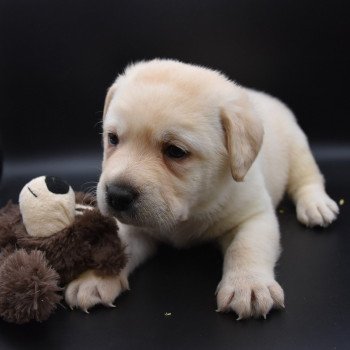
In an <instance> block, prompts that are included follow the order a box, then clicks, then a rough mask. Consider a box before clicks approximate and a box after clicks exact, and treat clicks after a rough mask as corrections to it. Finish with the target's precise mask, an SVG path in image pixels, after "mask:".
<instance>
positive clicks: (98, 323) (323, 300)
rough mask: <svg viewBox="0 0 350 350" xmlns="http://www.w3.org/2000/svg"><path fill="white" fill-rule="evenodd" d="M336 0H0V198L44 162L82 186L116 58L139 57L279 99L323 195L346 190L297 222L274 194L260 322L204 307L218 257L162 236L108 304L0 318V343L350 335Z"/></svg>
mask: <svg viewBox="0 0 350 350" xmlns="http://www.w3.org/2000/svg"><path fill="white" fill-rule="evenodd" d="M345 4H346V2H345V1H323V0H321V1H317V0H312V1H311V0H304V1H298V0H294V1H292V0H288V1H287V0H240V1H238V0H231V1H229V0H210V1H209V0H201V1H200V0H186V1H175V0H171V1H167V0H127V1H126V0H114V1H106V0H70V1H67V0H0V151H1V148H2V150H3V154H4V159H5V160H4V175H3V179H2V181H1V183H0V206H2V205H4V204H5V203H6V201H7V200H9V199H11V198H12V199H14V200H15V201H16V199H17V197H18V193H19V191H20V189H21V188H22V186H23V185H24V184H25V183H26V182H27V181H29V180H30V179H31V178H33V177H35V176H39V175H43V174H52V175H58V176H62V177H63V178H65V179H67V180H68V181H69V182H70V183H71V184H72V186H73V188H74V189H76V190H81V189H83V190H88V189H90V188H93V187H94V186H95V184H96V181H97V179H98V174H99V171H100V161H101V145H100V135H99V132H100V126H99V121H100V119H101V114H102V112H101V111H102V108H103V100H104V96H105V92H106V89H107V88H108V86H109V85H110V84H111V83H112V82H113V80H114V79H115V77H116V76H117V74H119V73H120V72H122V71H123V69H124V67H125V65H127V64H128V63H130V62H134V61H138V60H141V59H149V58H154V57H166V58H176V59H179V60H183V61H185V62H190V63H197V64H201V65H205V66H209V67H212V68H215V69H219V70H221V71H223V72H225V73H226V74H227V75H228V76H229V77H230V78H232V79H234V80H236V81H237V82H239V83H240V84H242V85H245V86H249V87H254V88H256V89H260V90H263V91H266V92H269V93H271V94H273V95H275V96H277V97H279V98H281V99H282V100H283V101H284V102H286V103H287V104H288V105H289V106H290V107H291V108H292V109H293V110H294V112H295V113H296V115H297V117H298V120H299V122H300V124H301V126H302V127H303V129H304V130H305V131H306V133H307V134H308V136H309V139H310V141H311V145H312V148H313V150H314V152H315V155H316V158H317V160H318V163H319V165H320V167H321V169H322V171H323V173H324V175H325V178H326V179H327V190H328V192H329V194H330V195H331V196H332V197H333V198H334V199H335V200H336V201H338V202H339V200H340V199H345V204H344V205H343V206H342V207H341V214H340V217H339V219H338V221H336V222H335V223H334V224H332V225H331V226H330V227H329V228H327V229H324V230H322V229H307V228H305V227H303V226H301V225H300V224H298V222H297V220H296V217H295V209H294V207H293V205H292V204H291V203H290V202H289V201H284V202H282V204H281V205H280V209H281V208H282V210H278V216H279V221H280V226H281V232H282V246H283V254H282V256H281V259H280V262H279V264H278V266H277V269H276V273H277V280H278V281H279V282H280V283H281V285H282V286H283V288H284V290H285V293H286V310H285V311H283V312H279V311H274V312H272V313H271V314H270V315H269V316H268V319H267V320H266V321H264V320H249V321H243V322H236V321H235V316H234V315H232V314H229V315H222V314H218V313H215V311H214V310H215V296H214V291H215V288H216V285H217V283H218V282H219V281H220V277H221V266H222V258H221V256H220V254H219V252H218V251H217V249H216V248H215V246H213V245H212V244H208V245H204V246H200V247H196V248H192V249H188V250H183V251H177V250H175V249H172V248H169V247H162V248H161V249H160V252H159V253H158V255H157V256H156V257H155V258H153V259H152V260H151V261H150V262H149V263H147V264H145V266H144V267H142V268H140V269H139V270H138V271H137V272H135V274H133V275H132V276H131V280H130V284H131V288H132V290H131V291H130V292H128V293H125V294H124V295H122V296H121V297H120V298H118V300H117V302H116V303H117V309H113V310H111V309H107V308H104V307H97V308H94V309H93V310H91V313H90V314H89V315H86V314H84V313H82V312H79V311H76V310H75V311H72V312H71V311H68V310H67V309H66V308H65V305H64V304H62V305H61V306H60V307H59V309H58V311H57V312H56V313H55V314H54V315H53V316H52V317H51V318H50V319H49V321H47V322H45V323H43V324H29V325H25V326H22V327H19V326H15V325H9V324H6V323H5V322H2V321H0V349H1V350H7V349H11V350H12V349H26V350H28V349H51V350H55V349H65V350H69V349H74V350H76V349H85V350H86V349H152V350H153V349H162V350H165V349H191V350H192V349H233V348H238V349H268V350H271V349H284V350H289V349H290V350H295V349H298V350H300V349H312V350H313V349H317V350H323V349H337V350H339V349H349V348H350V298H349V295H350V269H349V266H350V254H349V251H350V232H349V227H350V206H349V203H350V182H349V180H348V179H349V178H350V138H349V122H348V120H349V112H348V105H349V89H348V85H349V68H348V67H349V63H350V54H349V53H350V47H349V38H350V26H349V21H350V12H349V11H348V9H347V8H346V6H345ZM1 137H2V146H1ZM0 153H1V152H0ZM0 165H1V160H0ZM0 170H1V167H0ZM166 312H171V313H172V315H171V316H170V317H166V316H165V315H164V314H165V313H166Z"/></svg>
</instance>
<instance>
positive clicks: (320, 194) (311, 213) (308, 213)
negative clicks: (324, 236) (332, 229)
mask: <svg viewBox="0 0 350 350" xmlns="http://www.w3.org/2000/svg"><path fill="white" fill-rule="evenodd" d="M338 213H339V208H338V205H337V203H336V202H334V201H333V200H332V199H331V198H329V196H328V195H327V193H326V192H324V191H321V190H310V191H308V192H307V193H305V194H304V195H303V196H302V197H301V198H300V199H298V201H297V217H298V220H299V221H300V222H301V223H302V224H304V225H306V226H309V227H313V226H322V227H326V226H328V225H329V224H330V223H331V222H333V221H334V220H335V219H336V218H337V215H338Z"/></svg>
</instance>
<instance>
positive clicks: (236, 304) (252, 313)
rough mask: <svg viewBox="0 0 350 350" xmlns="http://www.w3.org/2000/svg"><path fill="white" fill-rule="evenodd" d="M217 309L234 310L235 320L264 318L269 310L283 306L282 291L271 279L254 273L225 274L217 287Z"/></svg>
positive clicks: (223, 310) (222, 310)
mask: <svg viewBox="0 0 350 350" xmlns="http://www.w3.org/2000/svg"><path fill="white" fill-rule="evenodd" d="M217 304H218V311H221V312H229V311H234V312H235V313H236V314H237V315H238V319H237V320H241V319H243V318H248V317H260V316H263V317H264V318H266V315H267V314H268V313H269V311H270V310H271V309H272V308H273V307H275V308H284V293H283V289H282V288H281V286H280V285H279V284H278V283H277V282H276V281H275V280H274V279H273V278H269V277H265V276H261V275H260V274H258V273H257V274H255V273H250V272H247V273H239V274H236V275H232V276H225V277H224V278H223V279H222V280H221V282H220V283H219V285H218V288H217Z"/></svg>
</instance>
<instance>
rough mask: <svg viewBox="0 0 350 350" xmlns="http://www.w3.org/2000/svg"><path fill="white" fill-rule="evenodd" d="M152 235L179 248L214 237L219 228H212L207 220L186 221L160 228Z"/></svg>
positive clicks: (218, 233)
mask: <svg viewBox="0 0 350 350" xmlns="http://www.w3.org/2000/svg"><path fill="white" fill-rule="evenodd" d="M152 235H153V236H155V237H156V238H157V239H159V240H161V241H163V242H165V243H168V244H171V245H173V246H175V247H179V248H180V247H186V246H190V245H192V244H196V243H197V242H203V241H207V240H211V239H214V238H216V237H217V236H219V235H220V230H218V229H215V228H213V227H212V226H211V225H210V223H209V222H205V221H202V222H198V221H196V222H194V221H188V222H184V223H181V224H179V225H177V226H176V227H175V228H173V229H172V230H160V231H158V232H153V233H152Z"/></svg>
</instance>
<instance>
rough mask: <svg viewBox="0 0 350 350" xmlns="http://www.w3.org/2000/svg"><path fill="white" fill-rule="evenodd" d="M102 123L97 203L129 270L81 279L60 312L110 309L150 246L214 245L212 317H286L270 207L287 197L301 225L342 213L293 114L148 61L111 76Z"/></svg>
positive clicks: (184, 69)
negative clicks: (279, 312)
mask: <svg viewBox="0 0 350 350" xmlns="http://www.w3.org/2000/svg"><path fill="white" fill-rule="evenodd" d="M103 118H104V120H103V140H104V141H103V142H104V158H103V165H102V174H101V177H100V180H99V183H98V187H97V200H98V205H99V208H100V210H101V211H102V212H103V213H105V214H112V215H114V216H115V217H116V218H117V219H118V221H119V224H120V235H121V236H122V239H123V241H124V242H125V244H126V245H127V249H128V254H129V256H130V261H129V263H128V265H127V267H126V268H125V269H124V270H123V273H122V274H121V276H119V277H114V278H101V277H99V276H97V275H96V274H95V273H94V272H93V271H87V272H86V273H85V274H83V275H82V276H81V277H79V278H78V279H77V280H75V281H73V282H72V283H71V284H70V285H69V286H68V288H67V290H66V300H67V302H68V304H69V305H71V306H72V307H79V308H81V309H83V310H88V309H89V308H90V307H92V306H93V305H95V304H98V303H102V304H105V305H110V304H111V303H112V302H113V301H114V299H115V298H116V297H117V296H118V295H119V294H120V293H121V292H122V291H123V290H124V289H126V288H128V283H127V277H128V275H129V274H130V273H131V272H132V271H133V270H134V269H135V267H137V266H138V265H139V264H140V263H142V262H143V261H145V259H146V258H148V257H149V256H150V255H151V254H153V253H154V252H155V250H156V246H157V241H164V242H168V243H170V244H173V245H174V246H176V247H183V246H188V245H190V244H193V243H195V242H198V241H209V240H217V241H218V242H219V243H220V246H221V247H222V251H223V254H224V266H223V276H222V280H221V282H220V283H219V285H218V288H217V305H218V310H219V311H224V312H226V311H234V312H235V313H236V314H237V315H238V317H239V319H241V318H247V317H251V316H254V317H260V316H263V317H266V315H267V313H268V312H269V311H270V310H271V309H272V308H273V307H276V308H280V307H284V294H283V290H282V288H281V286H280V285H279V284H278V282H276V280H275V278H274V266H275V263H276V261H277V259H278V257H279V254H280V242H279V236H280V234H279V227H278V222H277V218H276V214H275V207H276V205H277V204H278V203H279V201H280V200H281V198H282V197H283V195H284V192H285V191H286V190H287V191H288V193H289V194H290V196H291V197H292V199H293V200H294V202H295V205H296V211H297V217H298V219H299V221H300V222H302V223H303V224H305V225H307V226H316V225H320V226H327V225H328V224H330V223H331V222H332V221H333V220H335V218H336V216H337V214H338V207H337V204H336V203H335V202H334V201H333V200H332V199H330V198H329V197H328V195H327V193H326V192H325V187H324V180H323V177H322V175H321V173H320V171H319V169H318V167H317V165H316V163H315V160H314V158H313V156H312V154H311V152H310V149H309V145H308V142H307V139H306V137H305V135H304V133H303V132H302V130H301V129H300V128H299V126H298V125H297V122H296V120H295V117H294V116H293V114H292V112H291V111H290V110H289V109H288V108H287V107H286V106H285V105H284V104H283V103H281V102H280V101H278V100H277V99H275V98H273V97H271V96H269V95H267V94H264V93H261V92H257V91H254V90H251V89H246V88H243V87H241V86H238V85H237V84H235V83H234V82H232V81H230V80H229V79H227V78H226V77H225V76H224V75H222V74H221V73H219V72H216V71H213V70H210V69H207V68H203V67H199V66H194V65H189V64H184V63H181V62H178V61H173V60H159V59H156V60H152V61H149V62H140V63H137V64H134V65H131V66H129V67H128V68H127V69H126V70H125V72H124V74H122V75H120V76H119V77H118V78H117V80H116V81H115V83H114V84H113V85H112V86H111V87H110V89H109V91H108V93H107V97H106V101H105V106H104V112H103Z"/></svg>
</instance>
